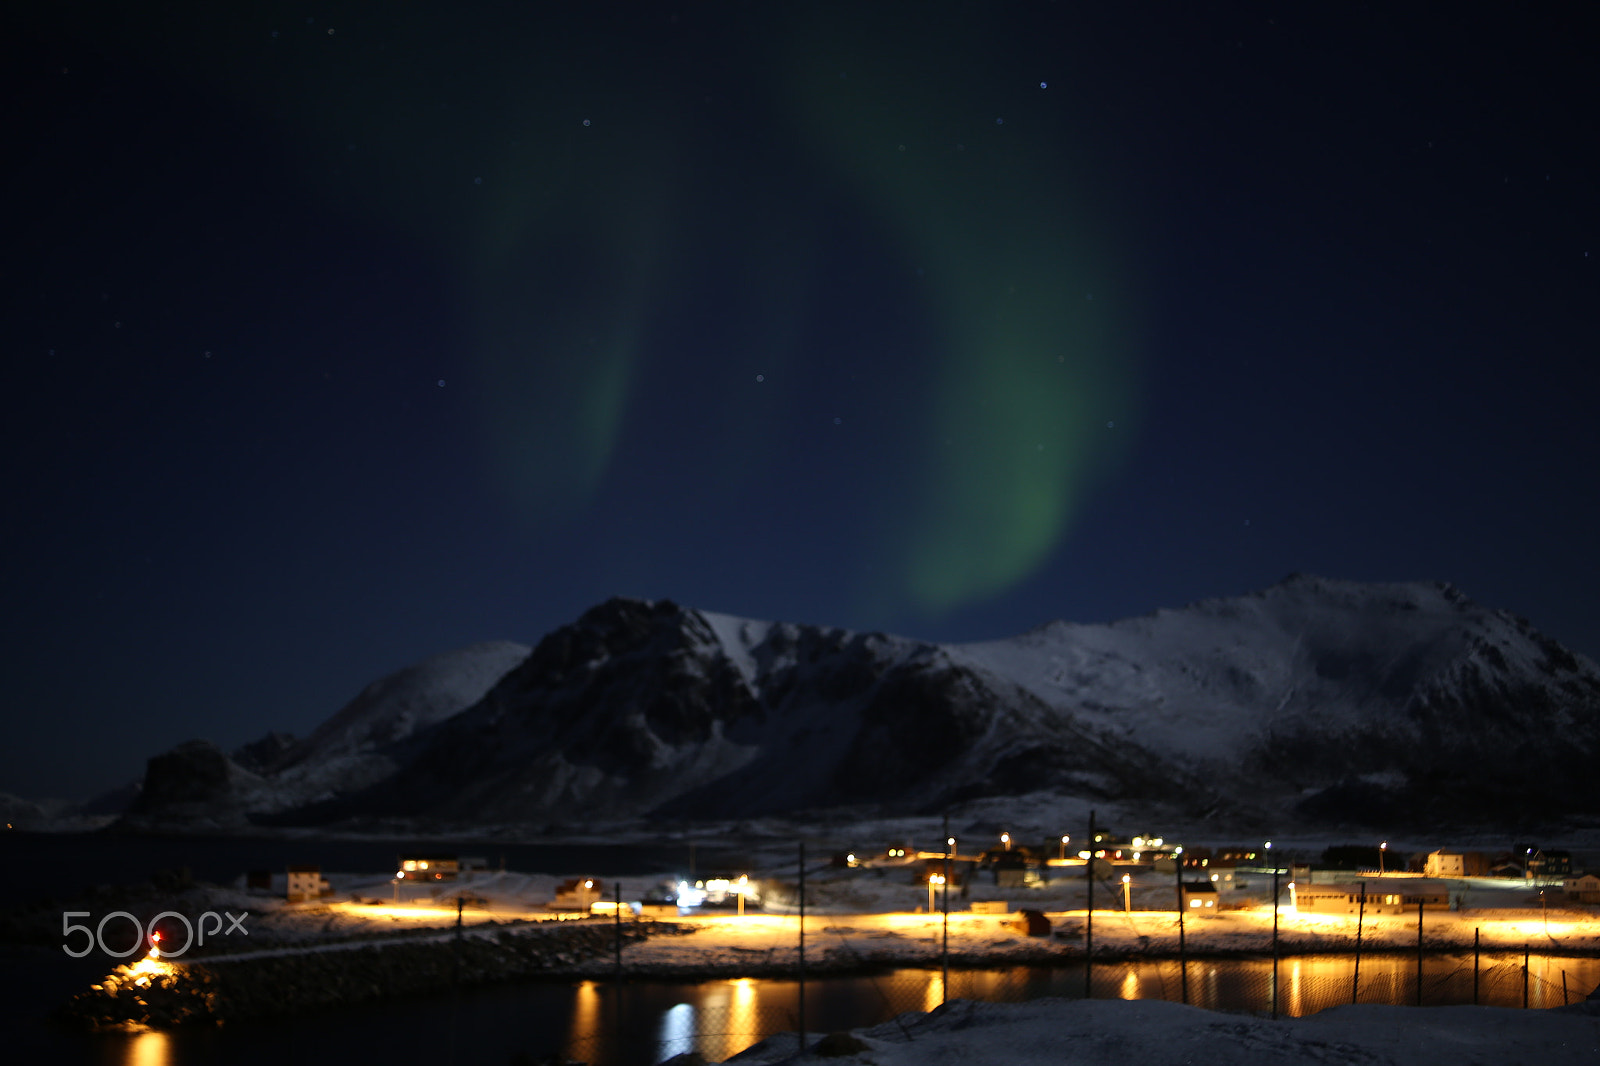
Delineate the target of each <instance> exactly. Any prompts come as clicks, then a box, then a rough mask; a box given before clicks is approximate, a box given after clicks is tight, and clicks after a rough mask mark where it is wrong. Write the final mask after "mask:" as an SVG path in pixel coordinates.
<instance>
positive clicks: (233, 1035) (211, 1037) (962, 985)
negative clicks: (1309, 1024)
mask: <svg viewBox="0 0 1600 1066" xmlns="http://www.w3.org/2000/svg"><path fill="white" fill-rule="evenodd" d="M1472 961H1473V960H1472V956H1471V954H1470V953H1469V954H1466V955H1463V956H1430V957H1428V958H1427V959H1426V960H1425V966H1424V971H1423V999H1424V1002H1425V1003H1427V1004H1429V1005H1436V1006H1438V1005H1446V1004H1466V1003H1471V1002H1472V1001H1473V967H1472ZM1563 971H1565V977H1566V984H1567V996H1568V998H1569V999H1570V1000H1571V1001H1573V1002H1576V1001H1578V1000H1580V999H1582V998H1583V997H1584V996H1585V995H1587V994H1588V992H1589V990H1590V989H1592V988H1594V987H1595V985H1596V984H1597V983H1600V959H1578V958H1562V957H1541V956H1534V957H1533V958H1532V959H1531V960H1530V966H1529V973H1528V1005H1529V1006H1530V1007H1533V1008H1541V1007H1555V1006H1560V1005H1561V1003H1562V978H1563ZM1276 978H1277V985H1276V987H1277V989H1278V994H1279V1002H1278V1010H1279V1013H1280V1014H1282V1015H1284V1016H1299V1015H1306V1014H1312V1013H1315V1012H1317V1011H1320V1010H1324V1009H1326V1008H1329V1007H1333V1006H1338V1005H1341V1004H1345V1003H1349V1002H1350V1000H1351V995H1352V992H1353V991H1354V986H1355V965H1354V958H1353V957H1351V956H1347V955H1312V956H1295V957H1289V958H1284V959H1282V960H1281V961H1280V962H1279V963H1278V968H1277V975H1276ZM1083 980H1084V972H1083V968H1082V967H1081V966H1079V967H1075V968H1074V967H1061V968H1046V967H1020V966H1019V967H1012V968H1009V969H1004V970H956V971H952V972H951V973H950V977H949V987H948V996H949V998H951V999H977V1000H997V1001H1020V1000H1026V999H1033V998H1037V997H1040V996H1059V997H1063V998H1068V999H1076V998H1080V997H1081V996H1082V995H1083ZM1273 981H1274V974H1273V963H1272V960H1271V959H1225V960H1224V959H1196V960H1191V961H1190V962H1189V964H1188V988H1189V1002H1190V1003H1191V1004H1193V1005H1195V1006H1199V1007H1208V1008H1212V1009H1220V1010H1232V1011H1249V1012H1253V1013H1258V1014H1262V1015H1265V1014H1266V1013H1267V1012H1268V1011H1269V1010H1270V1008H1271V1002H1272V990H1273V987H1274V985H1273ZM1478 985H1479V1001H1480V1002H1482V1003H1483V1004H1485V1005H1491V1006H1500V1007H1520V1006H1521V1005H1522V988H1523V975H1522V956H1521V955H1520V954H1516V955H1508V954H1499V955H1492V956H1491V955H1487V954H1486V955H1484V956H1483V958H1482V966H1481V968H1480V971H1479V980H1478ZM1181 989H1182V971H1181V968H1180V964H1179V963H1178V961H1177V960H1169V959H1159V960H1134V961H1129V962H1119V963H1103V964H1100V965H1097V966H1096V967H1095V971H1094V994H1095V996H1096V998H1105V999H1168V1000H1172V1001H1177V1000H1179V999H1180V997H1181V994H1182V993H1181ZM946 991H947V990H946V988H945V986H944V983H943V980H942V975H941V973H940V971H938V970H898V971H894V972H890V973H885V974H881V975H878V976H876V977H833V978H827V979H824V980H816V981H808V982H807V985H806V1022H807V1025H806V1028H807V1031H808V1032H810V1033H812V1034H822V1033H827V1032H832V1031H837V1030H841V1029H851V1028H857V1027H861V1026H867V1025H873V1024H877V1023H879V1022H883V1021H887V1020H889V1019H891V1018H894V1017H895V1016H897V1015H900V1014H902V1013H904V1012H921V1011H928V1010H932V1009H935V1008H937V1007H938V1006H939V1005H940V1004H941V1003H942V1002H944V1000H945V998H946ZM798 1000H799V997H798V989H797V986H796V983H795V982H794V981H787V980H782V981H780V980H755V979H749V978H741V979H735V980H717V981H704V982H698V983H685V984H674V983H669V982H659V981H657V982H652V981H625V982H623V983H622V984H621V985H620V986H618V985H614V984H612V983H610V982H597V981H583V982H579V983H577V984H568V985H561V984H525V985H502V986H493V987H489V988H482V989H475V990H463V991H462V993H461V994H460V997H459V999H458V1000H455V1001H453V1002H452V1001H451V1000H450V999H449V998H448V997H441V998H439V999H433V1000H422V1001H415V1000H414V1001H410V1002H409V1003H399V1002H396V1003H392V1004H387V1005H385V1006H384V1007H382V1008H373V1009H369V1010H366V1011H358V1010H349V1011H340V1012H324V1013H322V1014H320V1015H314V1016H308V1017H307V1018H292V1019H286V1020H284V1021H282V1022H279V1023H275V1024H273V1025H271V1026H270V1027H268V1026H245V1025H240V1026H227V1027H224V1028H222V1029H217V1030H207V1031H204V1032H199V1033H197V1032H194V1031H187V1030H179V1031H175V1032H172V1033H160V1032H157V1033H141V1034H118V1035H117V1036H116V1037H115V1038H107V1037H102V1038H99V1039H100V1041H101V1043H100V1048H101V1051H102V1054H99V1055H96V1056H95V1061H98V1062H107V1063H122V1064H125V1066H170V1064H177V1063H185V1062H196V1061H227V1062H236V1063H257V1062H261V1063H269V1062H270V1063H274V1064H276V1063H279V1062H282V1061H284V1060H285V1059H293V1058H294V1057H296V1054H300V1053H303V1052H304V1051H305V1049H306V1048H308V1047H319V1048H322V1049H323V1050H328V1051H333V1050H336V1049H337V1048H339V1047H345V1048H352V1047H361V1046H367V1047H370V1048H372V1049H373V1050H374V1051H375V1052H376V1053H377V1056H378V1058H379V1059H380V1060H381V1059H382V1058H383V1057H384V1053H385V1052H386V1051H388V1050H390V1049H387V1048H384V1047H382V1046H381V1045H382V1044H383V1041H384V1038H385V1037H386V1036H395V1035H397V1034H396V1026H397V1025H400V1024H401V1022H402V1021H403V1026H401V1028H403V1030H404V1036H403V1043H404V1046H406V1047H409V1048H411V1049H413V1050H414V1049H415V1048H417V1047H422V1046H427V1045H431V1044H433V1043H437V1042H438V1041H440V1040H449V1039H452V1038H453V1039H454V1040H455V1041H456V1042H457V1044H458V1047H459V1048H460V1049H461V1050H462V1051H464V1052H467V1053H468V1054H469V1055H471V1056H472V1057H474V1058H477V1059H480V1060H481V1061H485V1062H493V1061H501V1062H503V1061H506V1060H507V1059H508V1058H509V1057H510V1056H511V1054H513V1053H520V1052H527V1053H531V1054H533V1055H544V1054H549V1053H551V1052H557V1051H564V1052H566V1053H567V1054H569V1055H571V1056H572V1057H573V1058H575V1059H577V1060H579V1061H582V1062H587V1063H589V1064H591V1066H651V1064H654V1063H658V1062H660V1061H662V1060H664V1059H666V1058H670V1057H671V1056H672V1055H675V1054H679V1053H681V1052H684V1051H690V1050H694V1051H698V1052H699V1053H700V1054H701V1055H702V1056H704V1057H705V1059H706V1060H707V1061H722V1060H724V1059H727V1058H729V1057H731V1056H733V1055H736V1054H738V1053H739V1052H740V1051H743V1050H744V1049H745V1048H747V1047H749V1046H751V1045H752V1044H755V1043H757V1042H759V1041H760V1040H762V1039H764V1038H765V1037H767V1036H770V1035H773V1034H775V1033H781V1032H793V1031H794V1030H795V1028H796V1012H797V1010H798ZM1360 1001H1361V1002H1363V1003H1394V1004H1402V1005H1405V1004H1411V1003H1414V1002H1415V1001H1416V958H1415V956H1409V957H1408V956H1404V955H1393V954H1388V955H1378V956H1364V957H1363V958H1362V960H1361V974H1360ZM539 1019H550V1020H551V1021H554V1022H556V1024H555V1025H553V1026H546V1025H542V1024H539ZM908 1024H909V1020H908ZM452 1034H453V1036H452ZM107 1039H111V1041H112V1042H111V1043H110V1044H107V1043H105V1042H104V1041H105V1040H107ZM541 1042H542V1043H541ZM402 1057H403V1056H402ZM60 1061H67V1060H66V1059H64V1058H63V1059H60Z"/></svg>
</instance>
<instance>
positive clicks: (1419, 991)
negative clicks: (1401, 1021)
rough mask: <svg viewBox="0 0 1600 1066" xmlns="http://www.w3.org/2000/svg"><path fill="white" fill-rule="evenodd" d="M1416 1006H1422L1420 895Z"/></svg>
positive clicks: (1419, 907)
mask: <svg viewBox="0 0 1600 1066" xmlns="http://www.w3.org/2000/svg"><path fill="white" fill-rule="evenodd" d="M1417 1006H1419V1007H1420V1006H1422V897H1421V896H1420V895H1419V896H1418V897H1417Z"/></svg>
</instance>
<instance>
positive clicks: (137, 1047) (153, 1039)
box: [124, 1030, 173, 1066]
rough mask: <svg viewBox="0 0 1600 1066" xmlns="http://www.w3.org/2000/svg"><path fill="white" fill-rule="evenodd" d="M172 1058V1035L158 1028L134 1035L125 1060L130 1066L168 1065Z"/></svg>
mask: <svg viewBox="0 0 1600 1066" xmlns="http://www.w3.org/2000/svg"><path fill="white" fill-rule="evenodd" d="M172 1059H173V1056H172V1037H171V1036H170V1035H169V1034H167V1033H163V1032H160V1031H159V1030H158V1031H155V1032H149V1033H138V1034H136V1035H135V1036H133V1037H132V1038H131V1042H130V1043H129V1045H128V1057H127V1058H126V1059H125V1060H124V1061H125V1062H127V1064H128V1066H167V1064H168V1063H170V1062H171V1061H172Z"/></svg>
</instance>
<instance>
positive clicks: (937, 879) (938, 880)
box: [928, 874, 944, 914]
mask: <svg viewBox="0 0 1600 1066" xmlns="http://www.w3.org/2000/svg"><path fill="white" fill-rule="evenodd" d="M942 884H944V874H934V875H933V876H931V877H929V878H928V913H929V914H932V913H933V886H934V885H942Z"/></svg>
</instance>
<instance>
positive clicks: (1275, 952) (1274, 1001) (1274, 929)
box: [1272, 863, 1278, 1019]
mask: <svg viewBox="0 0 1600 1066" xmlns="http://www.w3.org/2000/svg"><path fill="white" fill-rule="evenodd" d="M1272 1017H1273V1018H1274V1019H1276V1018H1277V1017H1278V866H1277V864H1276V863H1274V864H1273V866H1272Z"/></svg>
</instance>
